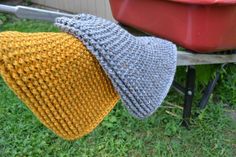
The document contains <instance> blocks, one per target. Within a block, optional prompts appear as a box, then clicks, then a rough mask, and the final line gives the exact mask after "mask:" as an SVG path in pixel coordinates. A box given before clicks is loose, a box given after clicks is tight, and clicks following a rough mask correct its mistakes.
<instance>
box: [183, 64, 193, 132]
mask: <svg viewBox="0 0 236 157" xmlns="http://www.w3.org/2000/svg"><path fill="white" fill-rule="evenodd" d="M187 68H188V69H187V74H186V87H185V96H184V109H183V122H182V125H183V126H185V127H187V128H188V127H189V124H190V116H191V108H192V102H193V97H194V89H195V79H196V71H195V68H194V66H188V67H187Z"/></svg>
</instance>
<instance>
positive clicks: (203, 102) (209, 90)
mask: <svg viewBox="0 0 236 157" xmlns="http://www.w3.org/2000/svg"><path fill="white" fill-rule="evenodd" d="M225 65H227V64H223V65H222V66H221V67H220V68H219V69H217V71H216V75H215V78H214V79H213V80H210V81H209V82H208V84H207V86H206V88H205V89H204V93H203V95H202V98H201V100H200V102H199V104H198V107H199V108H200V109H204V108H205V107H206V105H207V102H208V100H209V98H210V96H211V93H212V92H213V90H214V88H215V86H216V84H217V82H218V80H219V79H220V70H221V69H222V68H224V66H225Z"/></svg>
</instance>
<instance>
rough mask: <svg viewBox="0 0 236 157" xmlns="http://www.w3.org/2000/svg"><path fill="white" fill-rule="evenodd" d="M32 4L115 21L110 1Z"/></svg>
mask: <svg viewBox="0 0 236 157" xmlns="http://www.w3.org/2000/svg"><path fill="white" fill-rule="evenodd" d="M32 2H34V3H37V4H41V5H45V6H48V7H52V8H56V9H60V10H64V11H68V12H71V13H89V14H93V15H97V16H101V17H104V18H106V19H109V20H114V19H113V17H112V13H111V8H110V4H109V0H32Z"/></svg>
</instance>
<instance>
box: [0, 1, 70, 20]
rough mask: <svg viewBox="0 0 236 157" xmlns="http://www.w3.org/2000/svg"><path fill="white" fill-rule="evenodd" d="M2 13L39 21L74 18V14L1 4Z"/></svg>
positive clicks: (0, 10)
mask: <svg viewBox="0 0 236 157" xmlns="http://www.w3.org/2000/svg"><path fill="white" fill-rule="evenodd" d="M0 12H5V13H11V14H15V15H16V16H17V17H19V18H26V19H37V20H46V21H50V22H54V20H55V18H57V17H60V16H66V17H72V14H68V13H62V12H57V11H49V10H44V9H37V8H32V7H25V6H9V5H3V4H0Z"/></svg>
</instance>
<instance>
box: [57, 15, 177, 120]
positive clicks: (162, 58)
mask: <svg viewBox="0 0 236 157" xmlns="http://www.w3.org/2000/svg"><path fill="white" fill-rule="evenodd" d="M55 25H56V26H57V27H59V28H60V29H61V30H62V31H64V32H68V33H70V34H73V35H74V36H76V37H77V38H78V39H80V40H81V41H82V42H83V43H84V44H85V45H86V47H87V48H88V50H90V52H91V53H92V54H93V55H94V56H95V57H96V58H97V60H98V61H99V63H100V65H101V66H102V68H103V69H104V71H105V72H106V73H107V75H108V76H109V78H110V79H111V81H112V84H113V85H114V87H115V88H116V90H117V91H118V93H119V95H120V96H121V99H122V101H123V103H124V104H125V106H126V108H127V109H128V111H129V112H130V113H131V114H132V115H134V116H135V117H137V118H145V117H147V116H150V115H151V114H152V113H153V112H154V111H155V110H156V109H157V108H158V107H159V106H160V104H161V103H162V101H163V100H164V98H165V97H166V95H167V93H168V91H169V88H170V86H171V84H172V81H173V78H174V75H175V70H176V58H177V53H176V46H175V45H174V44H173V43H171V42H169V41H166V40H163V39H159V38H155V37H135V36H133V35H131V34H129V33H128V32H127V31H125V30H124V29H122V28H121V27H120V26H119V25H117V24H115V23H113V22H111V21H107V20H105V19H103V18H99V17H96V16H93V15H88V14H80V15H76V16H74V17H72V18H67V17H60V18H57V19H56V21H55Z"/></svg>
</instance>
